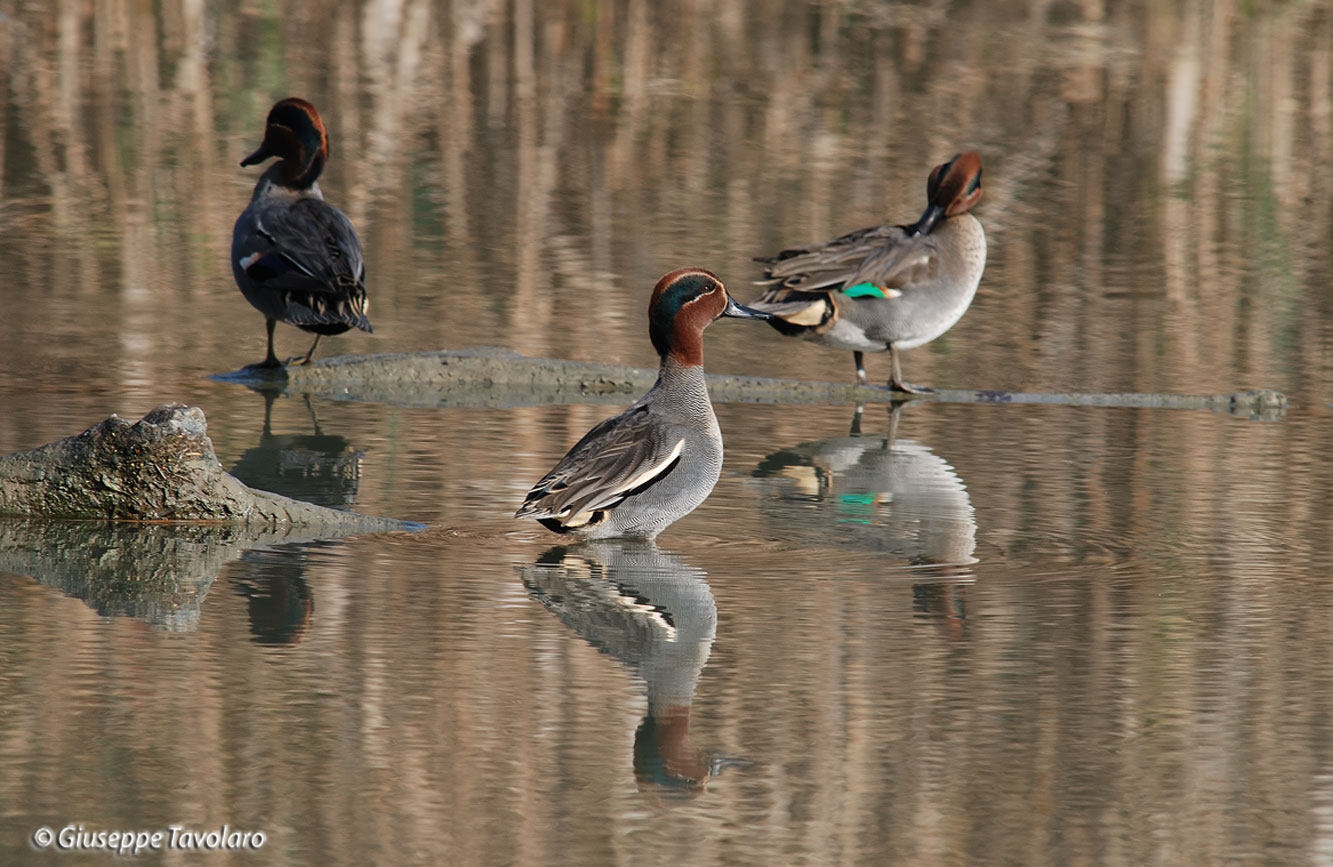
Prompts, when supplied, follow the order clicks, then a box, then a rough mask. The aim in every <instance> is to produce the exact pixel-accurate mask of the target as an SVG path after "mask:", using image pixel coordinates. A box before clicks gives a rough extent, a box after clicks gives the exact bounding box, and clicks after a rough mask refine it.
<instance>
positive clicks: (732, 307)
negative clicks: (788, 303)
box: [722, 298, 774, 319]
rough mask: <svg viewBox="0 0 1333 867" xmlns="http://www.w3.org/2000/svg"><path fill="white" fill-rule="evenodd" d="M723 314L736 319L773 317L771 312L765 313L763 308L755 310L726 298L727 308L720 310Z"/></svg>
mask: <svg viewBox="0 0 1333 867" xmlns="http://www.w3.org/2000/svg"><path fill="white" fill-rule="evenodd" d="M722 315H723V316H731V317H734V318H736V319H773V318H774V316H773V314H772V313H766V312H764V311H763V310H756V309H754V308H753V307H746V306H745V305H744V304H737V303H736V302H735V301H734V300H732V299H730V298H729V299H727V309H726V310H723V311H722Z"/></svg>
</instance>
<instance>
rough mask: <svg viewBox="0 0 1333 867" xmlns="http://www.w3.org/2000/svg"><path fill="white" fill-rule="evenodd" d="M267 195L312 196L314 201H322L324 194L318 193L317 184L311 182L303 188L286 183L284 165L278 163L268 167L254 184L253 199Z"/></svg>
mask: <svg viewBox="0 0 1333 867" xmlns="http://www.w3.org/2000/svg"><path fill="white" fill-rule="evenodd" d="M269 195H287V196H295V197H301V196H312V197H314V198H316V199H323V198H324V194H323V193H322V192H320V189H319V184H317V183H315V182H314V181H311V182H310V183H309V184H306V185H304V186H293V185H292V184H291V183H289V182H288V178H287V173H286V169H285V168H284V163H281V162H278V163H274V164H273V165H271V166H269V167H268V169H267V170H265V172H264V174H263V175H261V176H260V178H259V182H258V183H257V184H255V198H262V197H264V196H269Z"/></svg>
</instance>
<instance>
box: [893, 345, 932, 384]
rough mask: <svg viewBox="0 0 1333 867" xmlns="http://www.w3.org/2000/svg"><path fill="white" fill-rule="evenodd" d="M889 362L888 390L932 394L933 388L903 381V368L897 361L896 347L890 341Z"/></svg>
mask: <svg viewBox="0 0 1333 867" xmlns="http://www.w3.org/2000/svg"><path fill="white" fill-rule="evenodd" d="M889 362H890V367H891V373H890V374H889V390H890V391H901V392H905V393H907V394H934V393H935V389H933V388H931V387H930V386H928V385H912V383H910V382H903V370H902V366H901V363H900V362H899V361H898V347H896V346H894V345H893V344H892V343H890V344H889Z"/></svg>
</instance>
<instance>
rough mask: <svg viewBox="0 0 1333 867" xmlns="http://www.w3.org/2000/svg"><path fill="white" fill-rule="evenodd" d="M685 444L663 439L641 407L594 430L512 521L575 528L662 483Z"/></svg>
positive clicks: (665, 435) (677, 439)
mask: <svg viewBox="0 0 1333 867" xmlns="http://www.w3.org/2000/svg"><path fill="white" fill-rule="evenodd" d="M684 446H685V440H684V438H682V437H680V436H677V435H673V434H671V433H669V432H668V433H663V431H662V429H661V427H660V426H659V425H657V424H654V423H653V420H652V418H651V417H650V415H649V413H648V410H647V408H646V407H632V408H631V409H629V410H627V411H626V412H624V413H622V414H621V415H618V416H615V417H613V418H609V419H607V420H606V421H603V422H602V423H600V424H598V425H597V426H596V427H594V428H593V429H592V430H590V431H588V433H587V434H585V435H584V437H583V439H581V440H579V441H578V442H577V443H575V445H574V447H573V448H572V449H570V450H569V453H568V454H566V455H565V456H564V458H562V459H561V461H560V463H558V464H556V465H555V467H554V469H552V470H551V471H550V472H549V473H547V474H546V475H545V476H543V477H542V479H541V481H539V482H537V484H536V486H534V487H533V489H532V490H531V491H529V492H528V496H527V498H526V499H525V500H524V501H523V505H522V506H521V507H519V510H518V511H517V512H516V513H515V515H514V516H515V517H517V518H529V517H530V518H539V519H540V518H554V519H557V520H559V521H562V522H564V523H568V524H571V525H577V524H579V523H583V522H584V521H586V520H587V518H586V516H587V515H589V514H591V513H592V512H594V511H597V510H600V509H611V508H614V507H615V506H617V505H619V504H620V503H621V502H622V501H623V500H624V499H625V498H626V497H629V496H632V495H634V494H636V493H640V492H642V491H643V490H645V489H647V488H648V487H650V486H652V485H654V484H656V483H657V482H659V481H661V480H662V479H663V478H665V477H666V476H667V475H668V474H669V473H670V472H671V471H672V470H674V469H675V467H676V464H677V463H678V462H679V459H680V453H681V450H682V449H683V448H684Z"/></svg>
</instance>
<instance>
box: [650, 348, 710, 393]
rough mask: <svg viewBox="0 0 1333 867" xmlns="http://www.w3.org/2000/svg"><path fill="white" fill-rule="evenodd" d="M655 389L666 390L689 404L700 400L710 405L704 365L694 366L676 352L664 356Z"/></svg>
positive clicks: (658, 370)
mask: <svg viewBox="0 0 1333 867" xmlns="http://www.w3.org/2000/svg"><path fill="white" fill-rule="evenodd" d="M653 388H654V390H666V391H667V392H668V393H669V394H671V395H673V396H678V397H680V398H682V399H684V400H685V401H687V402H689V403H697V402H698V401H699V399H700V398H702V400H703V402H704V403H708V385H707V383H706V382H705V380H704V366H703V364H693V363H691V362H690V361H689V360H688V359H687V358H681V357H680V356H678V355H677V354H676V353H675V352H674V351H672V352H668V353H667V354H666V355H664V356H662V363H661V366H660V367H658V369H657V384H656V385H654V386H653Z"/></svg>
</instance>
